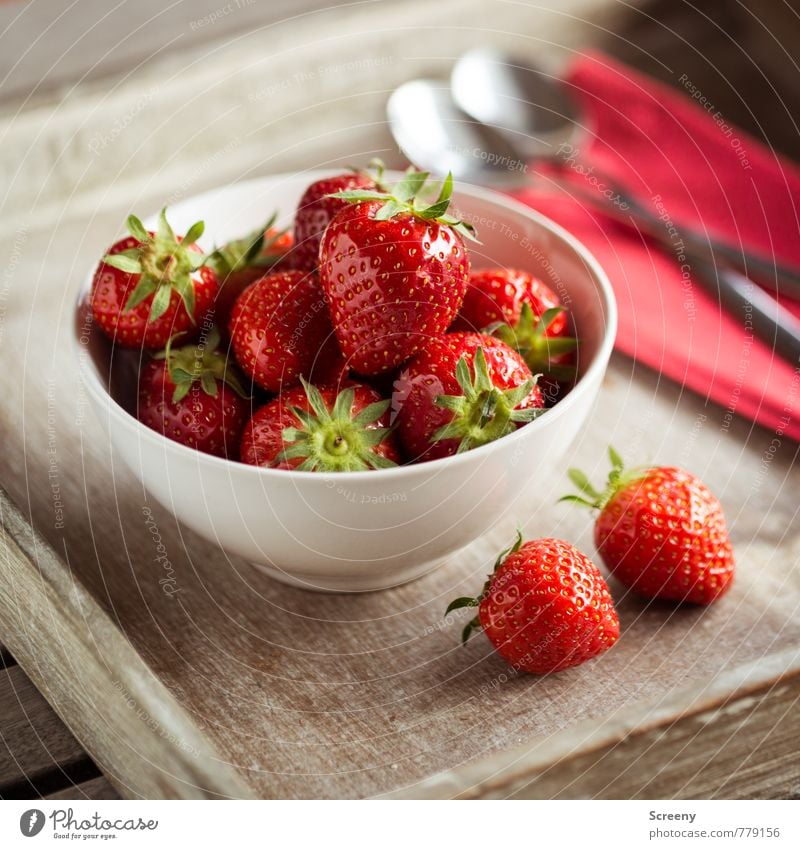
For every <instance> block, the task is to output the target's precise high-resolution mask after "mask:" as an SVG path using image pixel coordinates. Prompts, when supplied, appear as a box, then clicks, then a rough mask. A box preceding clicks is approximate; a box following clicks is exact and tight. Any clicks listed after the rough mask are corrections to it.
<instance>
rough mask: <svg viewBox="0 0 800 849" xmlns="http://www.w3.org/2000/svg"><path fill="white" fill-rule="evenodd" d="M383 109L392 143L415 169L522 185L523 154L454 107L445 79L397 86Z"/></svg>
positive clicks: (495, 184)
mask: <svg viewBox="0 0 800 849" xmlns="http://www.w3.org/2000/svg"><path fill="white" fill-rule="evenodd" d="M386 111H387V115H388V117H389V125H390V127H391V131H392V135H393V136H394V138H395V141H396V142H397V144H398V145H399V147H400V149H401V150H402V151H403V153H404V154H405V155H406V157H407V158H408V159H409V161H410V162H413V163H414V164H415V165H417V166H418V167H419V168H422V169H423V170H425V171H432V172H433V173H435V174H446V173H447V172H448V171H450V172H452V174H453V177H454V178H455V179H456V180H461V181H463V182H466V183H474V184H477V185H481V186H493V187H496V188H501V189H515V188H520V187H522V186H524V185H526V184H527V182H528V180H527V177H526V170H527V169H526V164H525V159H524V157H522V156H520V154H519V153H518V152H517V150H516V148H515V147H514V146H513V145H512V144H511V143H510V142H509V141H508V140H507V139H506V138H505V137H504V136H503V135H501V134H500V133H499V132H497V131H496V130H495V129H493V128H492V127H489V126H487V125H486V124H483V123H481V122H480V121H475V120H474V119H473V118H471V117H470V116H469V115H467V114H466V113H465V112H463V111H462V110H461V109H459V108H458V106H457V105H456V104H455V102H454V101H453V98H452V96H451V92H450V86H449V85H448V84H447V83H446V82H445V81H442V80H412V81H411V82H408V83H405V84H404V85H401V86H400V87H399V88H398V89H396V90H395V91H394V92H393V93H392V96H391V97H390V98H389V102H388V103H387V106H386Z"/></svg>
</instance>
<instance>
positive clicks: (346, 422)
mask: <svg viewBox="0 0 800 849" xmlns="http://www.w3.org/2000/svg"><path fill="white" fill-rule="evenodd" d="M388 408H389V402H388V401H385V400H383V399H382V398H381V396H380V395H378V393H377V392H375V390H374V389H371V388H370V387H368V386H364V385H362V384H358V383H352V382H350V383H346V384H344V386H343V388H342V389H341V391H338V392H337V390H336V389H335V388H333V387H320V388H317V387H316V386H312V385H311V384H309V383H307V382H306V381H305V380H303V381H302V386H295V387H294V388H292V389H288V390H287V391H286V392H284V393H282V394H281V395H279V396H278V397H277V398H273V400H272V401H270V402H269V403H268V404H266V405H265V406H264V407H262V408H261V409H260V410H258V411H257V412H256V414H255V415H254V416H253V418H252V419H250V421H249V423H248V424H247V426H246V427H245V430H244V434H243V436H242V445H241V459H242V462H244V463H249V464H250V465H253V466H270V467H272V468H277V469H297V470H299V471H308V472H361V471H367V470H369V469H386V468H389V467H390V466H394V465H396V464H397V463H399V462H400V454H399V452H398V450H397V445H396V444H395V441H394V436H393V435H392V434H391V433H390V429H389V428H388V427H387V425H388V416H387V410H388Z"/></svg>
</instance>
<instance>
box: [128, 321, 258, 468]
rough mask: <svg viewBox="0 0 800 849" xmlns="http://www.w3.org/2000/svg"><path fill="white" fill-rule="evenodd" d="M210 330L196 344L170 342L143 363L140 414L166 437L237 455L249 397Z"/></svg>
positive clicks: (220, 454) (211, 451)
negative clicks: (180, 345) (154, 356)
mask: <svg viewBox="0 0 800 849" xmlns="http://www.w3.org/2000/svg"><path fill="white" fill-rule="evenodd" d="M219 341H220V340H219V333H218V332H217V331H216V330H212V331H211V333H209V335H208V337H207V338H206V339H205V340H204V339H201V340H200V342H198V343H197V344H192V345H187V346H184V347H182V348H179V349H177V350H175V349H173V348H172V346H171V343H167V347H166V349H165V350H164V351H163V352H161V353H160V354H156V358H155V359H153V360H151V361H150V362H148V363H147V364H146V365H145V366H144V368H143V369H142V373H141V375H140V378H139V405H138V410H137V413H138V417H139V421H140V422H142V424H145V425H147V427H150V428H152V429H153V430H157V431H158V432H159V433H163V434H164V436H166V437H167V438H168V439H173V440H175V442H180V443H181V444H182V445H188V446H189V447H190V448H196V449H197V450H198V451H203V452H204V453H206V454H214V455H215V456H217V457H229V458H231V459H235V458H236V456H237V453H238V448H239V439H240V438H241V433H242V429H243V428H244V425H245V422H246V421H247V415H248V412H249V407H250V405H249V403H248V400H247V395H246V393H245V391H244V389H243V388H242V385H241V383H240V382H239V378H238V376H237V374H236V372H235V370H234V369H233V368H232V367H230V366H229V365H228V364H227V362H226V359H225V355H224V354H222V353H221V352H220V351H219V350H218V346H219Z"/></svg>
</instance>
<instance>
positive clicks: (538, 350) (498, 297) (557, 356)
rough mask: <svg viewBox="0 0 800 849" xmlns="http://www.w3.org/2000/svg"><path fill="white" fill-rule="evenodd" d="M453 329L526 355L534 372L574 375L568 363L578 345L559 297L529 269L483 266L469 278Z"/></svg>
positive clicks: (561, 376)
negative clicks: (485, 335)
mask: <svg viewBox="0 0 800 849" xmlns="http://www.w3.org/2000/svg"><path fill="white" fill-rule="evenodd" d="M452 329H453V330H463V331H473V332H474V331H483V332H485V333H490V334H492V335H493V336H497V338H498V339H502V340H503V342H505V343H506V345H508V346H509V347H511V348H513V349H514V350H515V351H518V352H519V353H520V354H522V357H523V359H524V360H525V362H526V363H527V364H528V368H530V370H531V371H532V372H533V373H534V374H537V373H539V372H546V373H547V374H550V375H552V376H553V377H556V378H559V379H562V380H571V379H574V377H575V369H574V368H569V366H567V365H566V363H567V362H568V360H569V355H570V354H571V353H572V352H573V351H574V350H575V348H576V347H577V344H578V343H577V340H576V339H573V338H572V337H571V336H569V335H568V333H569V325H568V322H567V313H566V311H565V310H564V307H563V306H562V305H561V301H560V299H559V297H558V295H556V293H555V292H554V291H553V290H552V289H551V288H550V287H549V286H547V285H546V284H545V283H543V282H542V281H541V280H540V279H539V278H538V277H534V276H533V275H532V274H529V273H528V272H527V271H518V270H516V269H511V268H509V269H506V268H483V269H480V270H479V271H473V272H472V274H471V275H470V281H469V288H468V289H467V293H466V295H464V303H463V304H462V305H461V310H460V312H459V314H458V317H457V318H456V320H455V322H454V323H453V328H452Z"/></svg>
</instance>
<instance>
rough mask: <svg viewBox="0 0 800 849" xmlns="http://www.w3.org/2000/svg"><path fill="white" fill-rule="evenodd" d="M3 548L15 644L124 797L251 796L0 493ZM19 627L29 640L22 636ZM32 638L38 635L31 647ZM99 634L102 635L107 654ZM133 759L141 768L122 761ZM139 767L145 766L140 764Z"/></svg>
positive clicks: (6, 606) (6, 613) (1, 598)
mask: <svg viewBox="0 0 800 849" xmlns="http://www.w3.org/2000/svg"><path fill="white" fill-rule="evenodd" d="M0 555H1V556H2V566H3V574H4V578H5V580H4V581H3V582H2V583H1V584H0V621H2V622H3V623H7V624H8V625H10V630H9V631H8V633H7V635H6V636H7V637H8V638H9V639H7V642H8V643H10V648H11V649H12V651H14V654H15V656H16V657H17V658H18V659H20V660H21V661H22V665H23V666H24V667H25V669H26V671H27V672H28V674H29V675H30V676H31V678H32V679H33V681H34V682H35V684H36V686H37V687H38V688H39V689H40V690H41V691H42V692H43V693H44V694H45V695H46V696H47V698H48V699H49V701H50V703H51V705H52V706H53V708H54V709H55V711H56V712H57V713H59V714H62V713H64V712H66V713H68V714H69V721H70V727H71V728H72V730H73V732H74V733H75V735H76V737H77V738H78V740H79V741H80V744H81V745H84V746H86V747H87V748H88V749H89V750H90V751H91V753H92V755H93V756H94V758H95V760H96V761H97V762H98V763H99V765H100V766H101V768H102V769H103V770H104V772H105V774H106V775H107V777H109V779H110V780H111V782H112V783H114V784H115V786H116V787H117V789H119V790H120V792H121V793H123V795H131V796H136V795H140V796H146V797H152V796H163V795H168V796H171V797H179V798H184V797H187V798H194V797H198V798H200V797H209V796H225V795H228V794H230V793H232V794H234V795H237V796H242V797H246V796H248V795H249V791H248V788H247V787H246V786H245V785H244V783H243V782H241V780H240V779H239V778H238V776H236V775H235V774H234V773H233V772H232V771H231V770H230V769H229V768H227V767H226V766H225V764H224V763H221V762H220V760H219V758H218V757H217V755H216V753H215V752H214V751H213V750H212V749H211V747H210V746H209V744H208V741H207V740H205V739H204V738H202V737H201V735H199V734H198V732H197V729H196V728H195V726H194V725H193V724H192V723H191V721H190V720H189V718H188V717H187V716H186V714H185V711H184V710H183V708H182V707H181V706H180V705H179V704H177V703H176V701H175V700H174V698H173V697H172V696H171V695H170V694H169V693H168V692H167V690H166V688H165V687H164V685H163V684H162V683H161V682H159V681H158V679H156V678H155V676H154V675H153V673H152V671H151V670H150V669H149V668H148V667H147V665H146V664H145V663H144V662H143V660H142V659H141V657H139V656H138V655H136V654H135V653H134V652H133V650H132V649H131V647H130V645H129V643H128V642H127V641H126V640H125V639H124V637H123V635H122V634H121V633H120V632H119V631H118V629H117V628H116V626H115V625H114V624H113V623H112V622H111V621H110V620H109V619H108V618H107V616H106V615H105V614H104V613H103V612H102V610H100V608H99V606H98V605H97V603H96V602H95V601H94V600H93V599H92V598H91V597H90V596H89V595H88V594H87V593H86V591H85V590H84V589H83V588H82V587H81V586H80V585H79V584H77V583H75V582H73V581H72V580H71V578H70V576H69V574H68V573H67V572H66V571H65V570H64V564H63V563H62V562H61V561H60V560H59V559H58V557H57V556H56V554H55V553H54V552H53V550H52V549H51V548H50V547H49V546H48V545H47V543H46V542H44V540H42V539H41V538H40V537H39V536H38V535H37V534H35V533H34V532H33V531H32V530H31V529H30V527H29V526H28V525H27V523H26V522H25V521H24V519H23V518H22V517H21V515H20V514H19V512H18V511H17V509H16V508H15V507H14V505H13V504H12V503H11V502H10V501H9V500H8V499H7V497H6V496H5V493H2V492H0ZM28 629H29V630H28ZM23 632H26V633H27V637H28V639H26V640H22V639H20V638H19V635H20V634H21V633H23ZM46 632H47V636H45V633H46ZM36 638H40V639H42V642H41V643H40V644H38V645H32V644H31V642H30V640H31V639H36ZM98 639H100V640H103V641H104V642H105V645H104V649H105V651H104V653H103V655H102V657H101V656H100V655H99V654H98V652H97V642H96V641H97V640H98ZM108 664H110V666H109V665H108ZM11 671H12V672H15V671H16V670H11ZM112 694H113V695H112ZM71 745H72V746H73V747H74V746H75V745H76V744H75V743H74V741H73V742H72V743H71ZM73 751H79V749H78V750H75V749H73ZM133 755H135V759H134V758H133ZM131 761H133V762H134V763H135V764H136V765H137V766H138V767H140V769H138V770H129V769H126V765H127V764H129V763H130V762H131ZM143 765H147V767H148V769H147V770H144V769H141V767H142V766H143ZM118 776H124V779H123V778H119V777H118Z"/></svg>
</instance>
